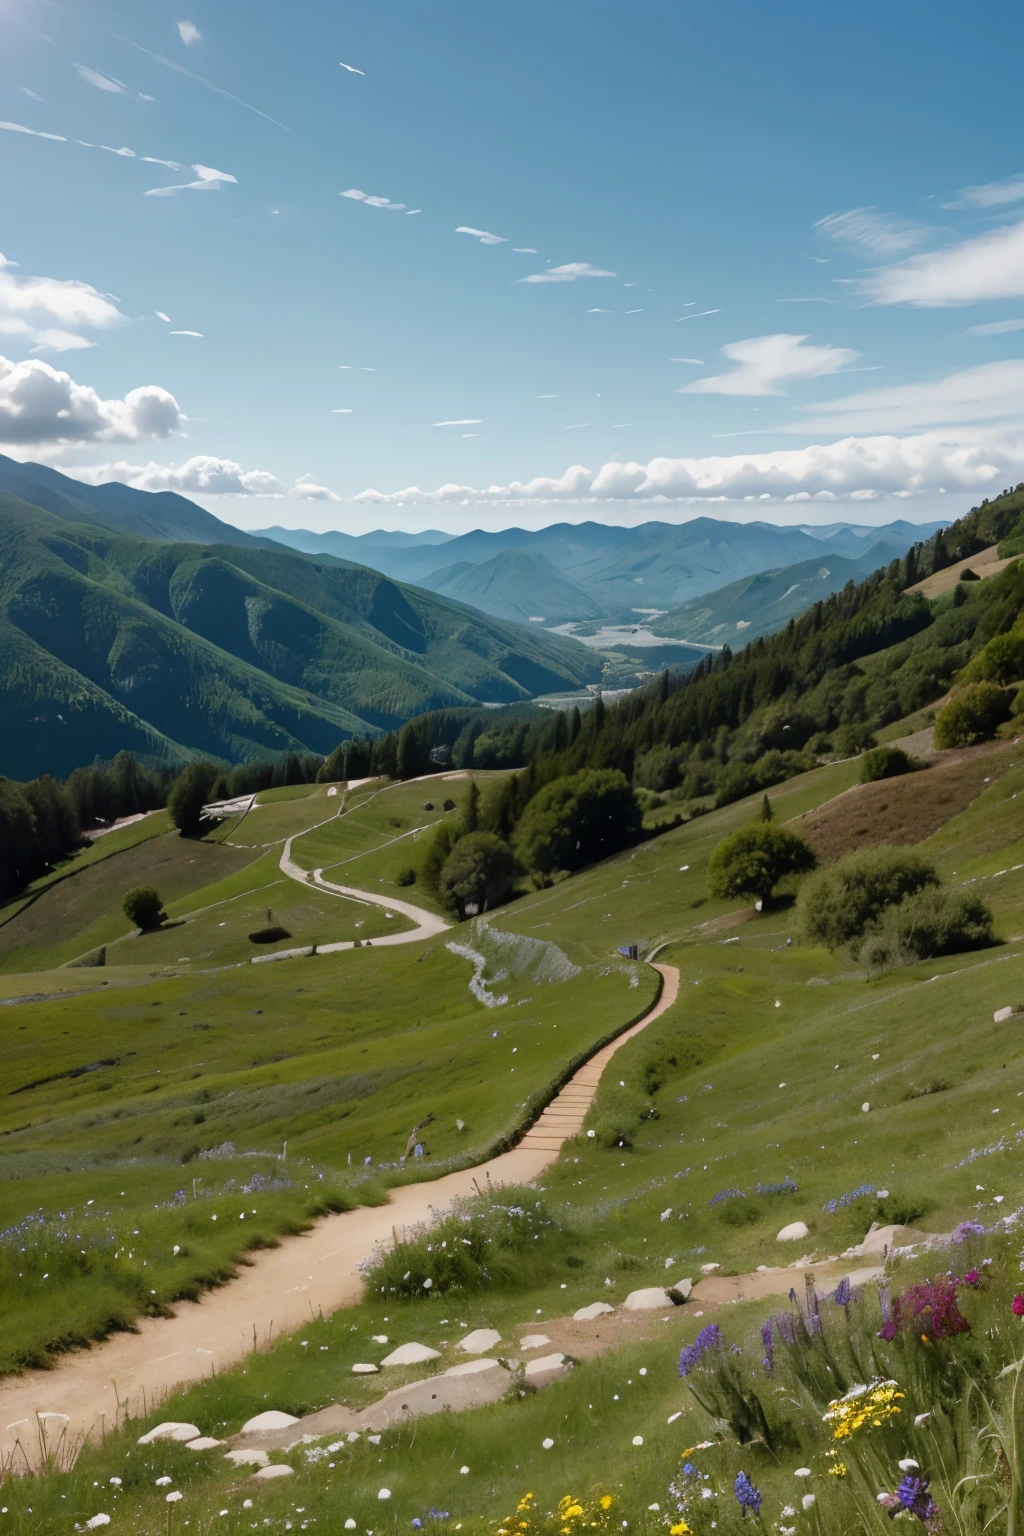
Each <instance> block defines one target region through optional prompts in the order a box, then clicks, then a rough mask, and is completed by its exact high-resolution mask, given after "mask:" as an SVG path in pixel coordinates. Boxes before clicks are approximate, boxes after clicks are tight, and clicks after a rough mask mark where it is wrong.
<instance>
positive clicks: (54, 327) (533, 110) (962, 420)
mask: <svg viewBox="0 0 1024 1536" xmlns="http://www.w3.org/2000/svg"><path fill="white" fill-rule="evenodd" d="M1022 41H1024V15H1022V13H1021V10H1020V7H1019V6H1013V5H1010V4H1003V3H998V4H984V3H983V4H981V5H979V6H974V7H971V8H968V7H966V6H951V5H946V6H939V7H936V6H935V5H934V4H931V5H928V6H925V5H924V4H919V3H916V0H904V3H902V4H901V5H899V6H898V7H893V6H892V5H891V3H890V4H886V5H882V4H878V3H874V0H867V3H862V4H860V5H859V6H857V7H856V8H850V7H839V6H835V5H832V6H829V5H826V6H822V5H820V4H818V5H811V4H798V3H790V0H775V3H773V4H772V5H771V6H766V5H764V4H763V0H760V3H734V4H727V3H721V0H719V3H717V4H710V3H705V4H684V3H678V0H676V3H671V4H669V3H663V0H633V3H632V4H630V5H628V6H627V5H624V4H621V3H619V4H612V3H609V0H562V3H560V4H557V5H555V6H552V5H551V4H550V0H549V3H546V4H540V3H535V0H519V3H517V4H516V5H514V6H496V5H487V6H471V5H469V4H466V3H464V0H463V3H444V0H442V3H437V4H434V5H432V6H430V7H427V6H424V5H423V4H422V3H412V0H377V3H376V4H374V5H365V4H364V5H353V4H338V3H327V0H297V3H295V4H293V5H291V6H290V7H281V6H280V5H277V4H273V5H272V4H268V3H265V0H247V3H246V4H245V5H242V4H241V3H239V0H182V3H181V4H180V5H167V4H164V3H163V0H147V3H146V5H145V6H140V5H138V4H137V3H129V0H76V3H75V4H74V5H73V6H71V5H69V4H64V3H57V0H0V120H2V122H3V124H4V127H3V129H2V130H0V209H2V214H0V251H2V252H3V254H4V257H5V258H6V262H7V265H5V266H3V267H0V356H2V357H3V358H4V359H5V361H3V362H0V451H4V452H8V453H10V454H12V455H13V456H14V457H19V458H36V459H42V460H45V461H46V462H49V463H53V464H55V465H56V466H57V467H59V468H62V469H64V470H65V471H66V472H69V473H74V474H78V475H81V476H82V477H85V478H105V477H110V476H114V477H117V478H121V479H124V480H126V481H128V482H129V483H132V484H136V485H140V486H143V487H146V488H152V489H164V488H171V489H180V490H182V491H183V492H184V493H185V494H188V495H193V496H195V497H196V499H198V500H200V501H202V502H203V503H204V504H205V505H207V506H209V507H210V508H211V509H212V510H214V511H216V512H217V513H218V514H219V515H221V516H225V517H227V518H229V519H230V520H231V521H236V522H238V523H240V524H242V525H243V526H247V527H258V526H264V525H267V524H270V523H275V522H280V523H288V524H291V525H293V526H308V527H317V528H326V527H341V528H346V529H349V530H351V531H361V530H363V529H366V528H370V527H374V526H388V527H406V528H420V527H426V526H441V527H446V528H451V529H453V530H459V529H463V528H466V527H471V526H485V527H492V528H494V527H501V526H504V525H507V524H509V523H520V524H531V525H534V526H536V525H538V524H542V523H545V522H551V521H555V520H562V519H564V518H571V519H577V518H583V517H593V516H596V517H600V518H603V519H606V520H610V521H623V522H631V521H643V520H645V519H647V518H650V517H652V516H653V517H668V518H686V517H691V516H693V515H696V514H699V513H705V512H710V513H713V514H715V515H719V516H723V517H731V518H735V517H739V518H750V517H761V518H769V519H772V518H774V519H779V520H786V521H796V520H800V521H810V520H816V521H832V520H834V519H836V518H838V517H842V518H849V519H852V520H855V521H862V522H870V521H884V520H888V519H889V518H891V517H894V516H902V517H908V518H912V519H913V518H918V519H926V518H931V517H934V516H936V515H943V514H945V515H949V516H953V515H956V514H957V513H958V512H960V511H962V510H965V509H966V507H967V506H969V505H971V504H972V503H974V502H976V501H977V500H980V499H981V497H982V496H983V495H985V494H990V493H992V492H995V491H998V490H999V489H1001V488H1002V486H1003V485H1006V484H1009V483H1016V481H1017V480H1019V479H1021V478H1024V430H1022V426H1021V413H1022V409H1024V146H1022V144H1021V142H1020V140H1021V128H1020V126H1019V123H1018V120H1017V119H1018V114H1016V113H1015V112H1014V111H1013V109H1012V92H1013V81H1012V72H1011V71H1009V70H1007V71H1005V74H1006V78H1005V79H1002V80H1001V79H1000V66H999V61H1000V60H1001V59H1007V60H1012V59H1014V58H1015V57H1016V56H1017V54H1018V53H1019V51H1020V45H1021V43H1022ZM343 65H348V66H350V68H344V67H343ZM355 71H359V72H358V73H357V72H355ZM23 130H24V131H23ZM50 135H52V136H53V137H50ZM80 141H84V143H83V142H80ZM127 151H131V153H128V152H127ZM175 189H177V190H175ZM346 193H348V194H362V195H361V196H354V195H349V196H346V195H344V194H346ZM371 200H373V201H371ZM387 205H392V206H387ZM394 205H401V206H394ZM414 210H418V211H414ZM467 231H469V232H467ZM473 231H475V232H476V233H473ZM481 236H486V237H488V238H486V239H485V238H481ZM490 237H496V238H493V239H491V238H490ZM161 316H165V317H167V318H161ZM192 333H198V334H192ZM439 423H446V425H438V424H439ZM368 492H374V493H376V495H375V496H368V495H367V493H368ZM794 498H796V499H794Z"/></svg>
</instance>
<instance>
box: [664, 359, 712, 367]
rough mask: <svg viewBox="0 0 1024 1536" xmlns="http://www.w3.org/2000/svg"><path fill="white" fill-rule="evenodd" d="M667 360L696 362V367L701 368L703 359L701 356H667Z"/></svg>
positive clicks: (672, 361) (671, 361)
mask: <svg viewBox="0 0 1024 1536" xmlns="http://www.w3.org/2000/svg"><path fill="white" fill-rule="evenodd" d="M669 362H670V363H696V365H697V367H698V368H703V367H704V359H703V358H702V357H670V358H669Z"/></svg>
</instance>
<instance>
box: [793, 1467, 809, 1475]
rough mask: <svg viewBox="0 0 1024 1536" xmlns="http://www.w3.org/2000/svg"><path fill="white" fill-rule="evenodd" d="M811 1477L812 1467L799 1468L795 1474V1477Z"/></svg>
mask: <svg viewBox="0 0 1024 1536" xmlns="http://www.w3.org/2000/svg"><path fill="white" fill-rule="evenodd" d="M810 1475H811V1469H810V1467H797V1469H796V1471H795V1472H794V1473H793V1476H794V1477H810Z"/></svg>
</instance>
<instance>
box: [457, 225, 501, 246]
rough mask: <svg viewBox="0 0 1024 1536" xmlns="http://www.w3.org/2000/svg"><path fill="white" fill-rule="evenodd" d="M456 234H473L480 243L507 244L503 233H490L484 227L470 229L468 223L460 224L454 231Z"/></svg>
mask: <svg viewBox="0 0 1024 1536" xmlns="http://www.w3.org/2000/svg"><path fill="white" fill-rule="evenodd" d="M455 233H456V234H457V235H473V236H474V238H475V239H477V240H479V241H480V244H481V245H507V244H508V241H507V240H506V239H505V236H504V235H492V234H491V233H490V232H489V231H488V230H486V229H472V228H471V227H470V225H468V224H460V225H459V227H458V229H457V230H456V231H455Z"/></svg>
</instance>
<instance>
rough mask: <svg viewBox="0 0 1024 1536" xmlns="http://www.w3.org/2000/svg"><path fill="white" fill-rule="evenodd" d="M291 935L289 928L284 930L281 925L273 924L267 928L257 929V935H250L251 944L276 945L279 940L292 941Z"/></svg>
mask: <svg viewBox="0 0 1024 1536" xmlns="http://www.w3.org/2000/svg"><path fill="white" fill-rule="evenodd" d="M290 938H291V934H290V933H289V932H288V929H287V928H282V927H281V924H280V923H271V924H269V926H268V927H266V928H257V929H256V932H255V933H250V935H249V942H250V944H276V943H277V941H278V939H290Z"/></svg>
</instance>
